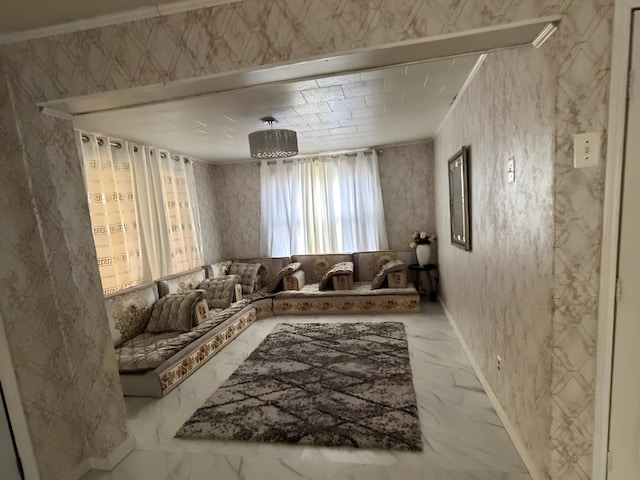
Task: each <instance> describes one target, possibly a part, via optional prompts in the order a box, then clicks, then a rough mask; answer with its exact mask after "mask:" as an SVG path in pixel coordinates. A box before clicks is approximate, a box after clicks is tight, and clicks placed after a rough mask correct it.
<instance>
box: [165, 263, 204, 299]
mask: <svg viewBox="0 0 640 480" xmlns="http://www.w3.org/2000/svg"><path fill="white" fill-rule="evenodd" d="M205 277H206V275H205V272H204V270H203V269H202V268H201V269H199V270H196V271H193V272H188V273H185V274H183V275H179V276H175V277H169V278H161V279H160V280H159V282H158V284H159V286H160V293H161V294H162V295H168V294H170V293H186V292H190V291H191V290H195V289H196V288H198V285H200V282H202V281H203V280H204V279H205Z"/></svg>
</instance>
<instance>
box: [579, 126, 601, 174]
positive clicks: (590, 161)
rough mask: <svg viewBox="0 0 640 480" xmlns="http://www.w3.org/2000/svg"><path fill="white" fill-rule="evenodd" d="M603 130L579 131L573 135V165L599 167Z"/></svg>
mask: <svg viewBox="0 0 640 480" xmlns="http://www.w3.org/2000/svg"><path fill="white" fill-rule="evenodd" d="M601 142H602V133H601V132H589V133H577V134H576V135H574V137H573V166H574V167H575V168H587V167H597V166H598V164H599V163H600V143H601Z"/></svg>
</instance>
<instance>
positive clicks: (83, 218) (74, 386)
mask: <svg viewBox="0 0 640 480" xmlns="http://www.w3.org/2000/svg"><path fill="white" fill-rule="evenodd" d="M0 82H1V83H0V138H2V142H0V164H1V165H2V168H3V175H2V178H1V179H0V208H1V209H2V212H3V213H2V215H1V218H0V228H1V229H2V232H3V233H2V235H0V251H1V252H2V253H0V289H1V290H2V296H1V297H0V311H1V312H2V318H3V319H4V328H5V331H6V335H7V340H8V343H9V350H10V352H9V353H10V355H11V357H12V359H13V365H14V366H15V374H16V378H17V381H18V387H19V392H20V397H21V400H22V403H23V409H24V412H25V416H26V418H27V426H28V433H29V436H30V438H31V439H32V443H33V449H34V452H35V455H36V459H37V463H38V465H37V469H38V470H39V472H40V474H41V478H42V479H57V478H62V476H63V475H64V474H66V473H67V472H68V471H69V470H70V469H71V468H72V467H74V466H75V465H77V464H79V463H80V462H81V461H82V460H83V459H86V458H88V457H104V456H106V455H107V454H109V453H110V452H111V451H112V450H113V449H114V448H116V447H118V446H119V445H120V444H121V443H123V442H124V441H125V440H126V439H127V436H128V433H127V429H126V424H125V416H126V412H125V407H124V402H123V399H122V390H121V387H120V379H119V376H118V371H117V365H116V360H115V354H114V351H113V344H112V340H111V334H110V332H109V327H108V324H107V323H105V322H104V321H98V320H99V319H102V320H104V319H106V312H105V305H104V300H103V296H102V293H101V290H102V287H101V285H100V277H99V274H98V270H97V260H96V254H95V248H94V247H93V239H92V234H91V223H90V219H89V210H88V204H87V197H86V191H85V188H84V180H83V177H82V172H81V164H80V161H79V157H78V154H77V152H76V147H75V145H74V141H75V140H74V137H73V132H72V129H71V124H70V123H67V122H66V121H63V120H58V119H55V118H52V117H43V116H40V115H36V116H33V118H30V119H28V120H29V122H28V123H26V124H18V123H17V122H16V120H15V118H13V112H14V111H16V110H17V109H27V108H28V105H30V106H31V107H32V103H31V99H30V98H29V97H25V96H22V95H20V93H21V92H20V90H19V89H16V88H14V86H13V84H12V83H13V82H12V81H11V79H9V78H8V76H7V73H6V72H4V71H3V72H2V73H1V74H0ZM32 108H33V107H32ZM32 122H33V123H32ZM35 132H39V133H38V135H36V134H35ZM51 138H56V139H59V140H61V143H59V144H53V145H49V144H48V142H49V139H51ZM52 143H55V142H52ZM41 155H51V156H52V157H55V158H56V161H55V162H40V159H41V158H42V157H41Z"/></svg>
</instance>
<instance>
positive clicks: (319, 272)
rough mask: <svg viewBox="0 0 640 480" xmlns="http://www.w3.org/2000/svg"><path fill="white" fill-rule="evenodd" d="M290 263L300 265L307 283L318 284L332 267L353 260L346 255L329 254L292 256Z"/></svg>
mask: <svg viewBox="0 0 640 480" xmlns="http://www.w3.org/2000/svg"><path fill="white" fill-rule="evenodd" d="M291 261H293V262H300V263H301V264H302V270H304V274H305V277H306V281H307V282H309V283H319V282H320V280H322V277H324V275H325V273H327V272H328V271H329V269H330V268H331V267H332V266H333V265H335V264H336V263H340V262H352V261H353V258H352V256H351V255H350V254H348V253H330V254H326V255H325V254H322V255H315V254H314V255H293V256H292V257H291Z"/></svg>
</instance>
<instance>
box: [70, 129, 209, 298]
mask: <svg viewBox="0 0 640 480" xmlns="http://www.w3.org/2000/svg"><path fill="white" fill-rule="evenodd" d="M78 135H79V144H80V145H81V149H82V156H83V161H84V165H85V177H86V184H87V192H88V198H89V208H90V212H91V224H92V227H93V238H94V242H95V246H96V254H97V256H98V266H99V269H100V277H101V279H102V286H103V290H104V293H105V295H108V294H111V293H114V292H116V291H118V290H121V289H123V288H127V287H130V286H133V285H138V284H140V283H143V282H148V281H152V280H156V279H158V278H160V277H163V276H165V275H169V274H172V273H180V272H184V271H186V270H191V269H193V268H196V267H199V266H200V265H202V260H201V253H200V244H201V239H200V223H199V221H200V217H199V215H198V210H197V203H196V200H195V199H196V194H195V180H194V178H193V164H192V162H191V161H189V160H187V159H186V158H185V157H183V156H182V155H176V154H173V153H171V152H168V151H162V150H158V149H156V148H153V147H147V146H143V145H137V144H133V143H130V142H126V141H123V140H114V139H110V138H108V137H106V136H98V135H95V134H89V133H85V132H78Z"/></svg>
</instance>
